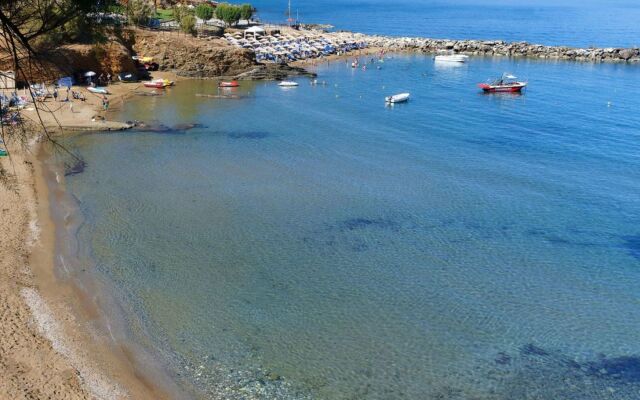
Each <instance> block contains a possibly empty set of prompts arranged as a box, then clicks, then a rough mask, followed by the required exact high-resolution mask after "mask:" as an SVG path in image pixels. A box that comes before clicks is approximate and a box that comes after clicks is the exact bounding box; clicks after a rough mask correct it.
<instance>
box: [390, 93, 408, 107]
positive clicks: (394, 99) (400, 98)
mask: <svg viewBox="0 0 640 400" xmlns="http://www.w3.org/2000/svg"><path fill="white" fill-rule="evenodd" d="M410 96H411V94H409V93H400V94H396V95H393V96H387V97H385V98H384V101H385V102H387V103H389V104H395V103H404V102H405V101H408V100H409V97H410Z"/></svg>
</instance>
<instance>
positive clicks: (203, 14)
mask: <svg viewBox="0 0 640 400" xmlns="http://www.w3.org/2000/svg"><path fill="white" fill-rule="evenodd" d="M196 17H198V18H200V19H202V20H205V21H207V20H210V19H211V18H212V17H213V7H211V6H210V5H209V4H206V3H202V4H199V5H198V7H196Z"/></svg>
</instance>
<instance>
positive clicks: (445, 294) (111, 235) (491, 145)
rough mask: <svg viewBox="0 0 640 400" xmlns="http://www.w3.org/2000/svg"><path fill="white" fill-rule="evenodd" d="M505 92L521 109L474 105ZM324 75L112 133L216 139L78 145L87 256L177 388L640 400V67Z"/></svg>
mask: <svg viewBox="0 0 640 400" xmlns="http://www.w3.org/2000/svg"><path fill="white" fill-rule="evenodd" d="M378 65H379V66H381V67H382V69H381V70H378V69H376V66H378ZM502 71H511V72H513V73H515V74H517V75H519V76H522V77H528V78H529V80H530V82H531V84H530V88H529V90H528V91H527V92H526V94H524V95H522V96H512V95H507V96H491V95H489V96H487V95H483V94H480V93H478V90H477V88H476V87H475V84H476V83H477V82H480V81H484V80H485V79H486V78H487V77H489V76H492V75H495V74H496V73H500V72H502ZM318 72H319V74H320V76H319V81H326V82H327V85H325V86H316V87H313V86H310V85H309V84H308V83H307V81H306V80H300V83H301V85H300V87H298V88H295V89H288V90H285V89H281V88H278V87H277V86H276V85H275V84H274V83H247V84H245V85H244V87H243V88H242V90H241V91H240V92H239V93H240V94H243V95H246V96H247V97H246V98H244V99H242V100H226V101H225V100H215V99H208V98H202V97H195V95H194V94H195V93H215V92H216V89H214V84H215V83H214V82H213V81H186V82H180V83H179V84H178V85H177V86H176V87H175V88H172V89H170V90H169V92H168V93H169V94H168V95H167V96H164V97H156V98H137V99H135V100H133V101H131V102H128V103H127V105H126V107H125V108H124V109H122V110H121V117H122V118H123V119H134V118H136V119H142V120H145V121H148V122H149V121H153V120H156V122H157V123H162V124H165V125H167V126H174V125H176V124H181V123H200V124H203V125H204V127H198V128H195V129H191V130H188V131H184V130H180V129H178V130H175V131H171V132H165V133H157V132H135V131H132V132H122V133H113V134H88V135H82V136H79V137H76V138H73V139H71V140H70V145H71V146H73V147H74V148H75V149H76V150H77V151H78V152H79V153H80V154H81V155H82V156H83V157H84V158H85V159H86V161H87V163H88V166H87V169H86V170H85V171H84V172H83V173H81V174H78V175H73V176H70V177H68V186H69V190H70V191H71V193H72V194H73V195H74V196H76V198H77V199H78V201H79V203H80V207H81V209H82V212H83V214H84V216H85V218H86V223H85V224H84V225H83V227H82V228H81V230H80V240H81V243H82V244H84V245H85V246H88V247H89V248H90V249H91V250H92V254H93V258H94V259H95V262H96V264H97V271H98V273H99V274H100V275H101V276H103V277H105V278H106V279H107V280H109V281H110V282H112V283H113V285H114V295H115V296H117V297H118V298H119V299H120V300H121V301H122V302H123V303H124V304H125V305H126V306H125V308H126V309H127V310H128V312H129V313H130V314H128V315H127V318H128V319H129V320H130V321H132V323H131V325H132V326H138V324H139V326H140V327H141V328H140V330H139V331H137V332H138V334H139V335H144V336H145V337H150V342H151V343H153V345H154V346H157V347H158V348H159V349H161V350H162V351H163V352H164V353H165V354H168V355H170V356H171V357H170V358H171V360H172V361H171V362H172V363H173V368H174V370H175V371H178V372H179V373H180V375H181V379H185V381H188V382H192V383H193V384H194V385H195V386H196V387H197V388H198V390H199V391H200V392H201V393H204V396H205V397H213V398H217V397H216V396H218V397H220V398H242V396H243V393H253V394H254V395H255V396H256V397H258V398H279V397H282V398H287V397H304V396H308V397H312V398H322V399H353V398H358V399H403V398H405V399H424V398H429V399H430V398H461V399H469V398H473V399H515V398H518V399H528V398H531V399H558V398H581V399H600V398H608V399H609V398H614V399H635V398H638V393H640V228H639V227H640V197H639V196H638V194H639V193H640V131H639V130H638V124H639V123H640V116H638V114H637V112H636V110H637V109H638V107H640V97H638V95H637V90H636V82H638V78H640V68H638V67H634V66H626V65H591V64H577V63H567V62H549V61H525V60H518V61H516V62H514V61H511V60H507V59H492V58H472V59H471V61H470V62H469V64H468V65H465V66H462V67H457V68H452V67H447V66H437V65H434V63H433V61H432V60H431V59H430V58H428V57H423V56H395V57H393V58H392V59H388V60H386V62H385V63H384V64H375V65H371V66H370V68H369V70H367V71H362V70H352V69H351V68H349V67H348V66H347V64H346V63H344V62H337V63H334V64H332V65H330V66H323V67H321V68H320V69H319V71H318ZM405 90H407V91H410V92H411V93H412V99H411V101H410V102H409V103H408V104H404V105H397V106H395V107H391V108H390V107H385V105H384V101H383V98H384V96H385V95H389V94H392V93H398V92H401V91H405ZM139 340H141V341H142V339H140V338H139ZM185 367H186V369H185ZM221 390H226V392H221ZM215 393H223V394H222V395H220V394H218V395H216V394H215ZM261 393H262V394H261ZM438 396H441V397H438Z"/></svg>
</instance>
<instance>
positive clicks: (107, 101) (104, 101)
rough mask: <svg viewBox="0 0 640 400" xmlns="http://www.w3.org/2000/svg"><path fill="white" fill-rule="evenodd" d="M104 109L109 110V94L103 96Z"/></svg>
mask: <svg viewBox="0 0 640 400" xmlns="http://www.w3.org/2000/svg"><path fill="white" fill-rule="evenodd" d="M102 109H103V110H104V111H105V112H106V111H108V110H109V99H107V96H104V95H103V96H102Z"/></svg>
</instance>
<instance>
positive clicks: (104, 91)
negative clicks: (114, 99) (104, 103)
mask: <svg viewBox="0 0 640 400" xmlns="http://www.w3.org/2000/svg"><path fill="white" fill-rule="evenodd" d="M87 90H88V91H90V92H91V93H96V94H109V91H108V90H107V88H105V87H100V86H96V87H93V86H89V87H88V88H87Z"/></svg>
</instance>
